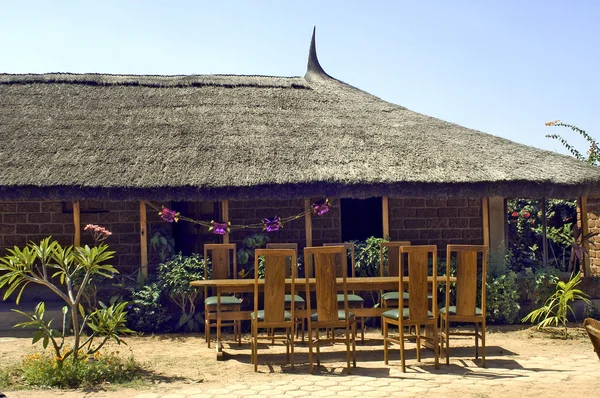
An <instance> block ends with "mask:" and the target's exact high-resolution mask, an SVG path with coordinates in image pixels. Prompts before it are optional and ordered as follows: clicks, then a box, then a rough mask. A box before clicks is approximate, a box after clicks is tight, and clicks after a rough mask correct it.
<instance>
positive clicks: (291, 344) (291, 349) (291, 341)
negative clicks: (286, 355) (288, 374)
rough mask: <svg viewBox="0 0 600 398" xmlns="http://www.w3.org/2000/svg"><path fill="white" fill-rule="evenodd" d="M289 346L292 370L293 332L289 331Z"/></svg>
mask: <svg viewBox="0 0 600 398" xmlns="http://www.w3.org/2000/svg"><path fill="white" fill-rule="evenodd" d="M289 336H290V337H289V341H288V343H289V345H290V361H291V364H292V369H294V330H293V329H292V330H291V333H290V334H289Z"/></svg>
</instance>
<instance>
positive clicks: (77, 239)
mask: <svg viewBox="0 0 600 398" xmlns="http://www.w3.org/2000/svg"><path fill="white" fill-rule="evenodd" d="M73 224H75V233H74V236H73V246H75V247H79V246H81V208H80V207H79V201H78V200H76V201H74V202H73Z"/></svg>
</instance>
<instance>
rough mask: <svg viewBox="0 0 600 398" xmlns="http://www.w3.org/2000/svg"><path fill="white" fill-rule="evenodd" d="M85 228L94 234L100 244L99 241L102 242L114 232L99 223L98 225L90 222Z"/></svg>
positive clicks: (95, 239)
mask: <svg viewBox="0 0 600 398" xmlns="http://www.w3.org/2000/svg"><path fill="white" fill-rule="evenodd" d="M83 230H84V231H89V232H90V233H91V234H92V236H93V237H94V241H95V242H96V244H98V243H99V242H102V241H103V240H104V239H106V238H108V237H109V236H111V235H112V232H110V231H109V230H108V229H106V228H104V227H101V226H99V225H96V224H88V225H86V226H85V228H84V229H83Z"/></svg>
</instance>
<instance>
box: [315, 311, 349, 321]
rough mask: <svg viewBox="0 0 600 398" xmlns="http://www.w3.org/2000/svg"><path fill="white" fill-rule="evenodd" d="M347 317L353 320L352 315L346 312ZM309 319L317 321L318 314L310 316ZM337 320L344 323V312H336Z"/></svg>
mask: <svg viewBox="0 0 600 398" xmlns="http://www.w3.org/2000/svg"><path fill="white" fill-rule="evenodd" d="M348 317H349V318H350V319H354V314H353V313H351V312H348ZM310 319H311V320H313V321H315V322H316V321H318V320H319V314H317V313H314V314H312V315H311V316H310ZM338 320H340V321H345V320H346V312H345V311H344V310H339V311H338Z"/></svg>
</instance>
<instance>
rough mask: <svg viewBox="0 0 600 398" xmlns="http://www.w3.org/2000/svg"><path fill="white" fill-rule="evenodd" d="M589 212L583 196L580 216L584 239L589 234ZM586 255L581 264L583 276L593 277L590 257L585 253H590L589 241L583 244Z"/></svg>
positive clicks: (580, 199) (580, 201) (580, 202)
mask: <svg viewBox="0 0 600 398" xmlns="http://www.w3.org/2000/svg"><path fill="white" fill-rule="evenodd" d="M587 213H588V211H587V196H582V197H581V198H579V214H580V215H581V237H582V238H583V237H584V236H585V235H587V234H589V233H590V231H589V226H588V214H587ZM583 249H584V253H583V256H582V260H583V261H582V262H581V267H580V268H581V272H583V276H592V269H591V267H590V256H589V255H588V254H585V253H589V250H590V243H589V241H584V242H583Z"/></svg>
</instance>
